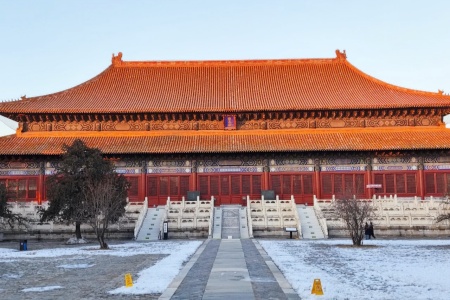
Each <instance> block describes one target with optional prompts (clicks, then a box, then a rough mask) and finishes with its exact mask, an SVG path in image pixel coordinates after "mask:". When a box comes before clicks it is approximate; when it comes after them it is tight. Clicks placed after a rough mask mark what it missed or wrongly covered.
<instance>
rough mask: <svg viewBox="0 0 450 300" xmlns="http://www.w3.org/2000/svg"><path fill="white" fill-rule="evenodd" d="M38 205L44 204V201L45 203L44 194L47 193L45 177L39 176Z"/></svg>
mask: <svg viewBox="0 0 450 300" xmlns="http://www.w3.org/2000/svg"><path fill="white" fill-rule="evenodd" d="M38 187H39V188H38V194H37V197H38V204H42V201H44V192H45V175H44V174H39V178H38Z"/></svg>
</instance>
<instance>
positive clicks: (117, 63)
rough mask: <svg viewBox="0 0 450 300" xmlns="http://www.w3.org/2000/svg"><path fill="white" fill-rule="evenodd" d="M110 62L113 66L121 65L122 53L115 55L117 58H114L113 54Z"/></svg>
mask: <svg viewBox="0 0 450 300" xmlns="http://www.w3.org/2000/svg"><path fill="white" fill-rule="evenodd" d="M111 62H112V64H113V66H118V65H121V64H122V63H123V61H122V52H119V53H117V56H115V55H114V53H113V55H112V59H111Z"/></svg>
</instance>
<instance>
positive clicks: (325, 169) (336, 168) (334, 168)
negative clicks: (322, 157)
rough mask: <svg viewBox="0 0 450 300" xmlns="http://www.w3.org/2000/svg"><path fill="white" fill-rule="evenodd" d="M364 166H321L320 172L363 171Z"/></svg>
mask: <svg viewBox="0 0 450 300" xmlns="http://www.w3.org/2000/svg"><path fill="white" fill-rule="evenodd" d="M365 170H366V166H321V167H320V171H322V172H341V171H343V172H348V171H351V172H354V171H365Z"/></svg>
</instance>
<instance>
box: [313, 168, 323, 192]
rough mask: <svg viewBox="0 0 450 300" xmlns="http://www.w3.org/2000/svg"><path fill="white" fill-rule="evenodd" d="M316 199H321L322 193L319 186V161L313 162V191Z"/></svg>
mask: <svg viewBox="0 0 450 300" xmlns="http://www.w3.org/2000/svg"><path fill="white" fill-rule="evenodd" d="M313 190H314V191H315V195H316V198H317V199H320V198H322V191H321V186H320V161H319V160H318V159H316V160H315V161H314V189H313Z"/></svg>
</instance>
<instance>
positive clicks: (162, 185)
mask: <svg viewBox="0 0 450 300" xmlns="http://www.w3.org/2000/svg"><path fill="white" fill-rule="evenodd" d="M159 195H162V196H169V177H167V176H161V177H159Z"/></svg>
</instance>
